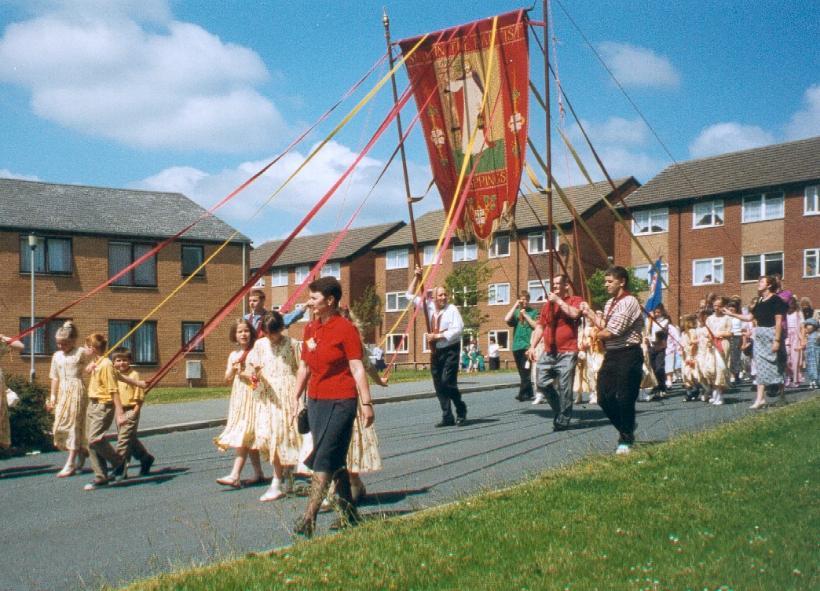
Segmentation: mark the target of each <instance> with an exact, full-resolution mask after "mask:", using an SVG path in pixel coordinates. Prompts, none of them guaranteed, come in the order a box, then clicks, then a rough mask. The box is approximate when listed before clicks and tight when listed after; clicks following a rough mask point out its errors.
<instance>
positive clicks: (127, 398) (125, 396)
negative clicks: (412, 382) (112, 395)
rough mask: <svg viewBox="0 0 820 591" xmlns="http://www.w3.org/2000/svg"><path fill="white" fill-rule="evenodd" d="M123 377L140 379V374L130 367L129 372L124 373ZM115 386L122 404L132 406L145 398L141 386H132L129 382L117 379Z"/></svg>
mask: <svg viewBox="0 0 820 591" xmlns="http://www.w3.org/2000/svg"><path fill="white" fill-rule="evenodd" d="M125 377H127V378H130V379H132V380H139V379H141V378H140V374H139V372H138V371H137V370H136V369H132V370H131V371H130V372H128V373H127V374H125ZM117 388H118V389H119V391H120V400H121V401H122V405H123V406H134V405H135V404H137V403H138V402H142V401H143V400H145V390H143V389H142V388H138V387H137V386H132V385H131V384H126V383H125V382H120V381H119V380H118V381H117Z"/></svg>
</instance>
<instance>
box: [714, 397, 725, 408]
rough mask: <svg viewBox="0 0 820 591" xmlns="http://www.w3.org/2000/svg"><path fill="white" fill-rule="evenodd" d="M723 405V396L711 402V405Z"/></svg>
mask: <svg viewBox="0 0 820 591" xmlns="http://www.w3.org/2000/svg"><path fill="white" fill-rule="evenodd" d="M722 405H723V398H717V399H716V400H715V401H714V402H712V406H722Z"/></svg>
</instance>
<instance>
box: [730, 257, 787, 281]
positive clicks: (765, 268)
mask: <svg viewBox="0 0 820 591" xmlns="http://www.w3.org/2000/svg"><path fill="white" fill-rule="evenodd" d="M742 271H743V274H742V276H741V278H740V281H757V280H758V279H759V278H760V277H762V276H763V275H780V276H781V277H782V276H783V253H782V252H768V253H765V254H744V255H743V268H742Z"/></svg>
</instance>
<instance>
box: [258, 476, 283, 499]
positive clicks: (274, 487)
mask: <svg viewBox="0 0 820 591" xmlns="http://www.w3.org/2000/svg"><path fill="white" fill-rule="evenodd" d="M284 496H285V493H284V492H282V488H281V481H280V480H276V479H274V480H273V481H272V482H271V485H270V487H269V488H268V490H266V491H265V494H263V495H262V496H261V497H259V500H260V501H262V502H263V503H266V502H268V501H275V500H276V499H281V498H282V497H284Z"/></svg>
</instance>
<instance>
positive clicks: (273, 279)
mask: <svg viewBox="0 0 820 591" xmlns="http://www.w3.org/2000/svg"><path fill="white" fill-rule="evenodd" d="M270 284H271V287H284V286H286V285H287V284H288V270H287V268H285V267H278V268H276V269H273V270H272V271H271V272H270Z"/></svg>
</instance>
